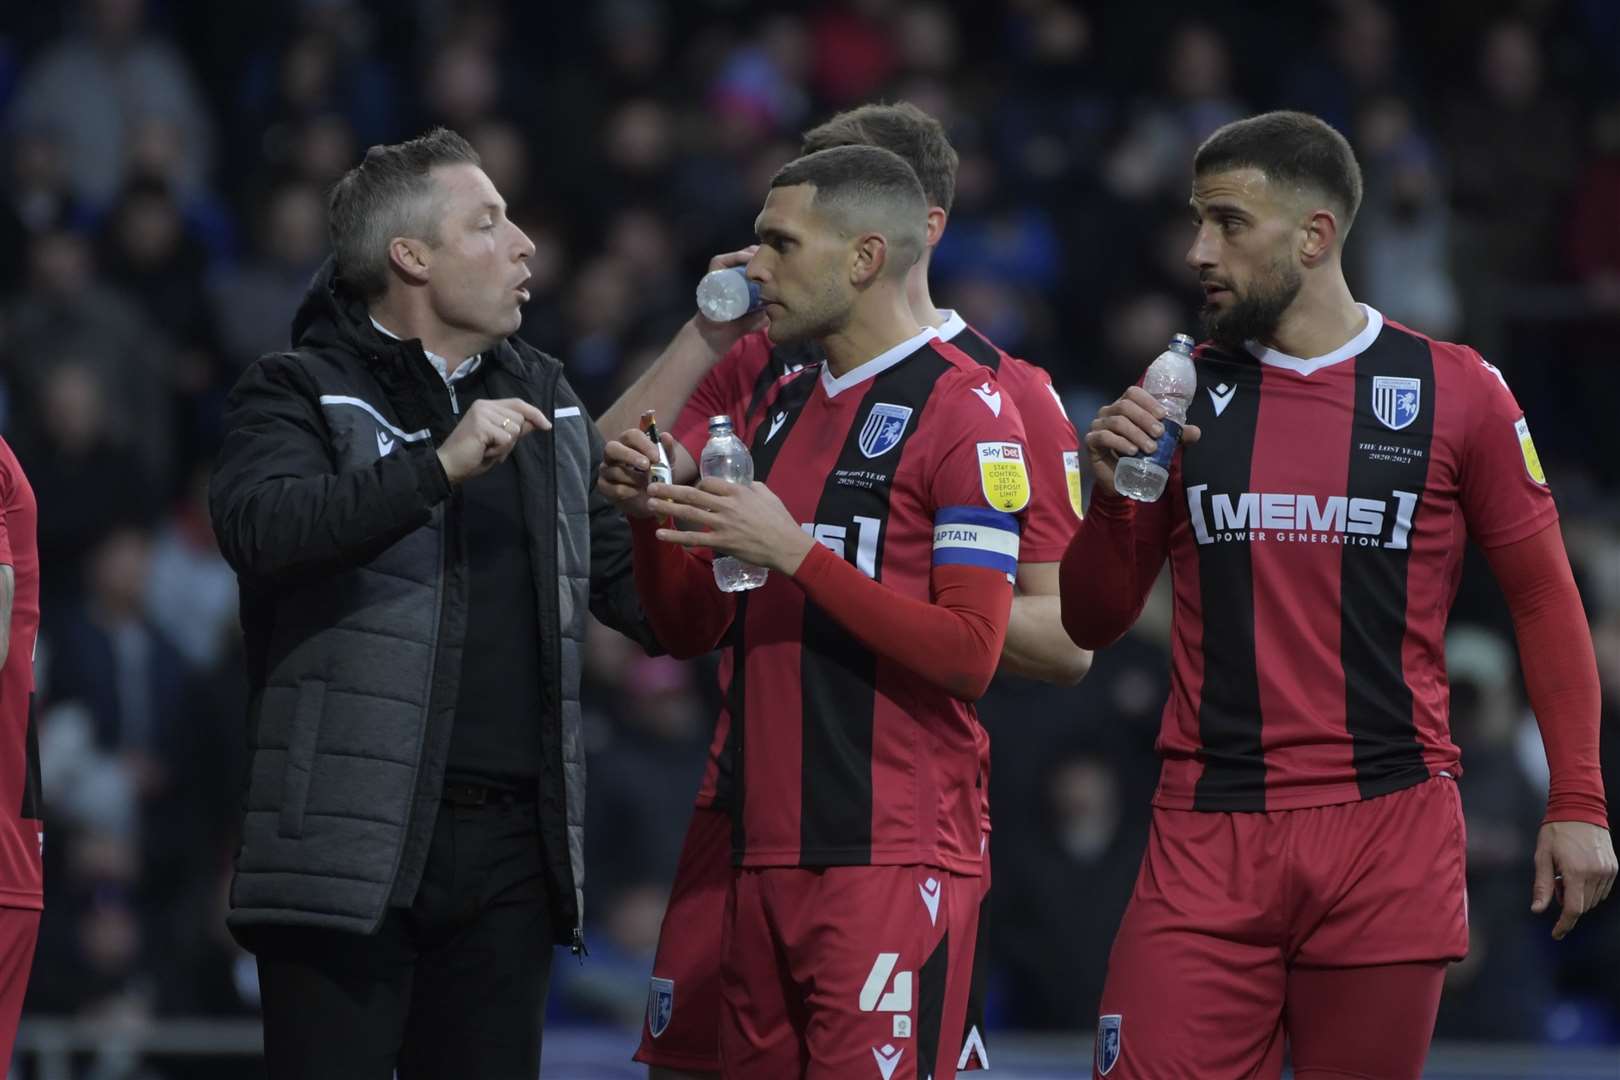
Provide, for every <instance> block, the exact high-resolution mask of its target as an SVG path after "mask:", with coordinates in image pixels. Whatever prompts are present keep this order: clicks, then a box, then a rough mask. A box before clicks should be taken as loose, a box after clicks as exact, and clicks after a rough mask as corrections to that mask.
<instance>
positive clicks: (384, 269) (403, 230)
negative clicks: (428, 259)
mask: <svg viewBox="0 0 1620 1080" xmlns="http://www.w3.org/2000/svg"><path fill="white" fill-rule="evenodd" d="M482 164H483V162H482V160H481V159H480V158H479V156H478V151H476V150H474V149H473V148H472V145H471V144H470V143H468V142H467V140H466V139H463V138H462V137H461V136H460V135H457V134H456V133H455V132H454V131H451V130H450V129H449V128H442V127H439V128H434V129H433V130H432V131H430V132H428V133H427V134H426V135H422V136H420V137H418V138H415V139H411V140H409V141H408V142H402V143H395V144H393V145H392V146H373V147H372V148H371V149H370V150H367V151H366V157H365V160H364V161H362V162H360V164H358V165H356V166H355V167H354V168H352V169H350V170H349V171H348V172H347V173H345V174H344V176H343V179H341V180H339V181H338V182H337V183H336V184H335V185H333V187H332V195H331V198H330V200H329V202H328V205H327V220H328V222H329V223H330V225H329V227H330V229H331V234H332V254H333V256H334V257H335V258H336V260H337V273H338V277H339V278H340V279H341V280H342V281H343V283H344V284H345V285H347V286H348V287H349V288H350V289H352V290H353V291H354V292H356V293H358V294H359V295H360V296H361V297H362V298H363V299H365V300H375V299H376V298H377V297H379V296H381V295H382V294H383V293H385V292H387V291H388V245H389V242H390V241H391V240H393V239H394V237H396V236H409V237H413V238H415V239H420V240H424V241H426V242H427V243H428V244H429V245H430V246H433V247H437V246H438V244H439V220H438V214H437V213H436V207H435V200H434V198H433V196H434V188H433V180H432V177H431V173H432V171H433V170H434V169H435V168H437V167H438V166H440V165H482Z"/></svg>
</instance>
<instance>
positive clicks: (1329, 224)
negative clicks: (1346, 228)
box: [1299, 206, 1339, 266]
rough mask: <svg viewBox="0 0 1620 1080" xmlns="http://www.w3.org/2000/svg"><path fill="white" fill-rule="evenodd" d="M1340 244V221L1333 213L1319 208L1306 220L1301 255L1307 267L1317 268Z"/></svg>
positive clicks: (1324, 208) (1301, 240) (1325, 208)
mask: <svg viewBox="0 0 1620 1080" xmlns="http://www.w3.org/2000/svg"><path fill="white" fill-rule="evenodd" d="M1338 242H1339V221H1338V219H1337V218H1335V217H1334V216H1333V211H1331V210H1329V209H1328V208H1327V207H1325V206H1324V207H1319V208H1317V209H1315V210H1312V211H1311V212H1310V215H1309V216H1308V217H1306V219H1305V227H1304V230H1303V234H1302V236H1301V238H1300V247H1299V255H1300V258H1301V259H1302V260H1303V261H1304V263H1305V265H1306V266H1317V265H1319V264H1320V263H1321V262H1322V261H1323V260H1325V259H1327V258H1328V257H1329V256H1331V255H1332V254H1333V250H1334V247H1335V245H1337V244H1338Z"/></svg>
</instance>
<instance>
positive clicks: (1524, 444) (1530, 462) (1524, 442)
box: [1513, 416, 1547, 487]
mask: <svg viewBox="0 0 1620 1080" xmlns="http://www.w3.org/2000/svg"><path fill="white" fill-rule="evenodd" d="M1513 430H1514V431H1515V432H1517V433H1518V436H1519V452H1520V453H1522V454H1523V455H1524V470H1525V472H1527V473H1529V474H1530V479H1532V480H1534V481H1535V482H1536V483H1538V484H1541V485H1542V486H1543V487H1545V486H1546V484H1547V474H1546V472H1544V471H1543V470H1542V468H1541V455H1540V454H1538V453H1536V444H1535V443H1534V442H1532V441H1531V440H1530V425H1529V424H1528V423H1526V422H1525V419H1524V417H1522V416H1521V417H1519V419H1518V420H1516V421H1514V423H1513Z"/></svg>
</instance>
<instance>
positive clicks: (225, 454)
mask: <svg viewBox="0 0 1620 1080" xmlns="http://www.w3.org/2000/svg"><path fill="white" fill-rule="evenodd" d="M224 432H225V435H224V441H223V444H222V446H221V448H220V452H219V457H218V459H217V460H216V461H215V463H214V474H213V478H212V480H211V482H210V484H209V491H208V505H209V512H210V515H211V516H212V518H213V522H214V535H215V536H216V537H217V538H218V540H219V549H220V552H221V553H222V554H223V555H224V556H225V560H226V561H227V562H228V563H230V564H231V566H232V568H233V569H235V570H236V572H237V573H238V574H241V575H243V576H245V577H257V578H274V577H281V576H298V575H302V574H307V573H310V572H314V571H321V570H326V569H329V568H331V569H335V568H338V567H342V566H348V565H356V564H358V563H361V562H365V561H367V560H369V559H371V558H373V557H374V556H375V555H376V554H377V553H378V552H380V551H381V550H382V549H383V548H385V547H387V546H388V545H389V544H392V543H394V542H395V541H397V540H398V539H399V538H400V537H402V536H404V535H405V534H407V533H409V532H410V531H411V530H413V529H418V528H420V527H421V526H423V525H425V524H427V522H428V520H429V518H430V516H431V514H432V510H433V507H434V506H436V505H437V504H438V503H440V502H442V501H443V500H444V499H445V498H447V497H448V496H449V494H450V483H449V481H448V480H447V479H446V477H445V475H444V468H443V466H441V465H440V464H439V458H438V455H437V454H436V453H434V448H433V446H432V445H431V444H422V445H404V444H402V445H401V447H400V449H401V451H403V452H401V453H394V454H389V455H387V456H386V457H382V458H379V459H378V460H377V462H376V463H375V464H373V465H371V466H370V467H368V468H364V469H355V470H351V471H348V472H337V471H336V466H335V464H334V457H333V454H332V450H331V446H330V444H329V441H328V436H327V433H326V423H325V421H324V419H323V418H322V417H321V414H320V400H319V394H318V392H317V391H316V388H315V387H314V385H313V383H312V381H311V380H310V379H308V377H307V376H305V375H304V373H303V372H301V371H300V370H299V368H298V365H297V362H296V359H295V357H294V356H293V355H289V354H272V355H269V356H265V357H263V358H261V359H260V360H259V361H258V362H257V363H255V364H254V365H253V366H252V367H250V368H248V369H247V371H246V372H245V373H243V375H242V378H241V379H240V380H239V381H238V382H237V384H236V386H235V387H234V388H233V389H232V390H231V393H230V396H229V397H228V398H227V399H226V402H225V419H224Z"/></svg>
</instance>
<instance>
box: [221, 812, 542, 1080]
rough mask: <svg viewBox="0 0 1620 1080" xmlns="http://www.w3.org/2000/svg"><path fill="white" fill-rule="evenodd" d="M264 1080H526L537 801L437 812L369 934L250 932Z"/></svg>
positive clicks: (531, 1037)
mask: <svg viewBox="0 0 1620 1080" xmlns="http://www.w3.org/2000/svg"><path fill="white" fill-rule="evenodd" d="M246 936H247V938H248V939H249V940H248V941H247V944H248V946H249V947H250V948H252V949H253V951H254V953H255V954H256V955H257V957H258V962H259V989H260V994H261V996H262V998H263V1003H264V1053H265V1064H266V1066H267V1067H268V1072H269V1075H270V1078H271V1080H393V1077H394V1076H395V1072H396V1070H397V1072H398V1077H399V1080H535V1077H537V1076H538V1075H539V1074H540V1033H541V1019H542V1015H543V1014H544V1012H545V1004H546V985H547V983H548V981H549V980H550V976H551V953H552V942H553V932H552V925H551V918H550V915H549V911H548V908H547V890H546V885H545V869H544V865H543V855H542V852H541V846H540V835H539V824H538V821H537V819H536V809H535V804H534V803H533V802H518V803H513V802H509V801H508V802H491V803H487V804H485V805H482V806H456V805H451V804H449V803H445V804H443V805H441V806H440V807H439V820H438V824H437V826H436V827H435V828H434V831H433V840H432V847H431V851H430V853H429V855H428V862H427V869H426V871H425V872H424V874H423V878H422V887H421V890H420V891H419V892H418V893H417V896H416V901H415V903H413V904H412V905H411V906H410V907H409V908H395V909H393V910H391V911H389V913H388V915H387V917H386V918H385V919H384V920H383V924H382V926H381V928H380V929H379V931H378V932H377V933H376V934H374V935H370V936H363V935H358V934H347V933H342V932H339V931H333V930H316V929H305V928H300V927H261V928H257V929H255V930H254V931H252V932H250V933H249V934H248V935H246Z"/></svg>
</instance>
